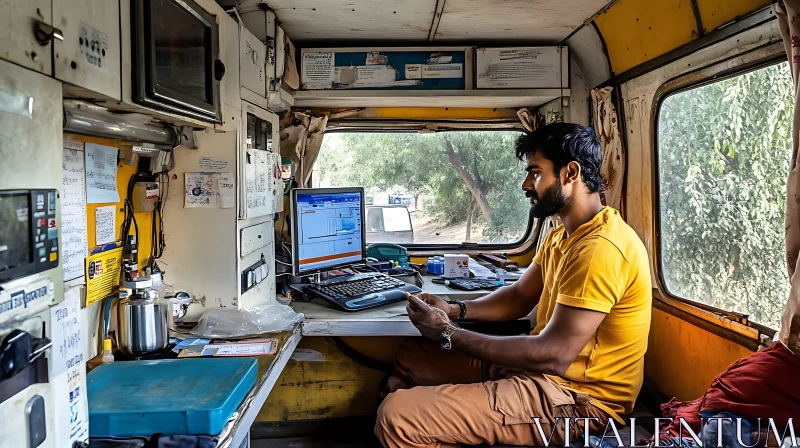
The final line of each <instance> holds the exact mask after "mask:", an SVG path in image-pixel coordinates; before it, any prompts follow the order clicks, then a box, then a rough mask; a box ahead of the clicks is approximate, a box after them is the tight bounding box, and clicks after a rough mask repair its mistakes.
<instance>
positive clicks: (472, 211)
mask: <svg viewBox="0 0 800 448" xmlns="http://www.w3.org/2000/svg"><path fill="white" fill-rule="evenodd" d="M473 215H475V205H474V204H472V203H470V204H469V207H467V233H466V235H465V236H464V242H465V243H468V242H469V240H470V238H472V219H473Z"/></svg>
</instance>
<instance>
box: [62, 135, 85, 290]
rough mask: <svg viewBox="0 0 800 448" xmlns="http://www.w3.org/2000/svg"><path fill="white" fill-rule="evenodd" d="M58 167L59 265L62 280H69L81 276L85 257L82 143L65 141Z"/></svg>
mask: <svg viewBox="0 0 800 448" xmlns="http://www.w3.org/2000/svg"><path fill="white" fill-rule="evenodd" d="M61 168H62V173H63V179H62V183H61V266H62V267H63V269H64V281H69V280H73V279H76V278H78V277H81V276H83V275H84V274H83V268H84V266H83V259H84V258H86V256H87V255H88V245H89V243H88V242H87V236H86V192H85V190H84V188H85V179H86V172H85V165H84V161H83V143H81V142H76V141H74V140H66V139H65V140H64V154H63V159H62V162H61Z"/></svg>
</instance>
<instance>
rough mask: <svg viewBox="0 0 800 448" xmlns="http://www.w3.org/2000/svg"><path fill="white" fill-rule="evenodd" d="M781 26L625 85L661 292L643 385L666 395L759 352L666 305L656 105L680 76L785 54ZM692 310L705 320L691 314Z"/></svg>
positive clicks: (643, 224)
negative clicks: (662, 277) (659, 240)
mask: <svg viewBox="0 0 800 448" xmlns="http://www.w3.org/2000/svg"><path fill="white" fill-rule="evenodd" d="M776 25H777V24H776V21H774V20H773V21H770V22H767V23H765V24H763V25H761V26H759V27H757V28H754V29H751V30H748V31H745V32H743V33H740V34H737V35H735V36H733V37H730V38H728V39H726V40H724V41H722V42H720V43H718V44H715V45H713V46H710V47H707V48H704V49H702V50H700V51H698V52H696V53H693V54H691V55H689V56H687V57H685V58H682V59H679V60H676V61H674V62H672V63H670V64H668V65H666V66H663V67H661V68H659V69H657V70H653V71H651V72H649V73H646V74H644V75H642V76H639V77H637V78H635V79H632V80H630V81H628V82H626V83H624V84H622V85H621V86H620V94H621V97H622V104H621V109H622V114H623V116H624V133H625V137H626V143H627V145H626V146H627V151H628V154H627V156H628V170H627V175H626V185H627V188H626V197H625V204H626V210H625V212H626V218H627V221H628V223H629V224H630V225H631V226H632V227H633V228H634V229H635V230H636V231H637V233H639V236H640V237H641V238H642V240H643V241H644V242H645V245H646V247H647V248H648V252H649V253H650V257H651V270H652V273H653V285H654V287H655V288H656V293H655V295H656V297H657V298H656V299H654V301H655V302H656V303H655V305H656V306H655V307H654V310H653V321H652V327H651V332H650V345H649V349H648V352H647V355H646V360H645V369H646V385H647V386H648V387H650V388H653V389H655V390H656V392H657V393H658V394H659V395H661V397H662V398H667V399H668V398H670V397H673V396H674V397H678V398H679V399H693V398H697V397H699V396H701V395H702V394H703V393H704V392H705V390H706V389H707V387H708V386H709V384H710V383H711V380H712V379H713V378H714V377H715V376H716V375H717V374H718V373H720V372H721V371H723V370H724V369H725V368H726V367H727V366H728V365H729V364H730V363H731V362H733V361H735V360H736V359H738V358H740V357H743V356H746V355H748V354H750V353H752V352H753V351H754V350H755V348H756V347H757V346H758V337H759V335H758V331H756V330H755V329H753V328H751V327H747V326H745V325H742V324H740V323H737V322H734V321H732V320H731V319H728V318H725V317H720V315H719V314H716V313H709V312H705V311H703V312H699V311H698V309H697V307H695V306H693V305H689V304H686V303H684V302H681V301H678V300H671V301H669V304H668V305H665V304H664V300H662V298H663V297H669V296H670V294H669V293H668V292H667V291H666V290H665V288H664V286H663V282H662V281H661V280H660V270H661V266H660V265H661V263H660V260H659V250H658V244H657V239H656V216H657V214H658V213H659V211H658V208H657V207H658V205H657V204H658V198H657V193H656V192H657V191H658V185H655V184H654V182H655V180H654V172H655V170H656V165H655V160H654V157H655V155H656V154H657V153H656V151H657V149H656V147H655V145H656V138H655V130H656V116H657V115H656V114H657V106H658V104H659V102H660V100H661V99H662V98H663V96H664V95H665V94H666V93H667V92H669V91H670V89H675V88H677V86H678V85H680V84H679V83H681V82H683V83H691V82H695V83H697V82H700V81H703V80H704V79H711V78H713V77H714V76H719V75H720V74H722V73H725V72H732V71H736V70H742V69H746V67H748V66H752V65H753V64H755V63H758V62H759V61H765V60H774V59H776V58H780V57H781V55H783V47H782V44H781V43H780V36H779V33H778V29H777V26H776ZM681 77H682V78H681ZM687 312H688V313H689V314H692V315H693V316H695V317H699V319H700V320H699V321H698V320H697V319H694V318H690V317H687V315H688V314H687ZM709 323H710V325H709ZM740 336H742V337H740ZM770 336H771V335H770ZM687 367H691V368H687Z"/></svg>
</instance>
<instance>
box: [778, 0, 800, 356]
mask: <svg viewBox="0 0 800 448" xmlns="http://www.w3.org/2000/svg"><path fill="white" fill-rule="evenodd" d="M772 8H773V10H774V11H775V15H776V16H777V17H778V28H779V29H780V33H781V37H783V45H784V47H785V48H786V55H787V57H788V58H789V67H790V68H791V71H792V78H793V79H794V92H795V93H794V117H793V121H792V158H791V163H790V165H789V178H788V180H787V183H786V216H785V226H786V264H787V266H788V268H789V278H790V279H791V290H790V291H789V300H788V302H787V303H786V308H785V309H784V312H783V316H782V318H781V329H780V331H779V332H778V339H779V340H780V341H781V342H782V343H783V344H784V345H786V347H787V348H788V349H789V350H791V351H792V353H794V354H795V355H796V356H800V347H799V345H800V344H798V339H799V338H800V276H798V274H797V270H796V268H797V263H798V254H800V167H798V165H797V162H798V160H797V149H798V138H799V137H800V135H798V131H799V130H800V110H799V109H798V106H800V103H798V99H800V98H799V96H800V95H798V94H799V93H800V90H799V89H798V84H800V0H778V1H777V3H774V4H773V5H772Z"/></svg>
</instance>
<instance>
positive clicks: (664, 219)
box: [658, 63, 794, 328]
mask: <svg viewBox="0 0 800 448" xmlns="http://www.w3.org/2000/svg"><path fill="white" fill-rule="evenodd" d="M792 98H793V86H792V78H791V74H790V73H789V67H788V65H787V64H786V63H783V64H780V65H775V66H771V67H767V68H764V69H760V70H757V71H754V72H751V73H747V74H745V75H741V76H736V77H734V78H730V79H727V80H723V81H720V82H715V83H713V84H709V85H706V86H703V87H699V88H695V89H692V90H689V91H686V92H682V93H678V94H675V95H673V96H671V97H669V98H667V99H666V100H665V101H664V103H663V105H662V107H661V112H660V116H659V124H658V150H659V177H660V184H661V192H660V193H661V196H660V199H661V244H662V251H661V252H662V263H663V273H664V278H665V281H666V285H667V288H668V289H669V291H670V292H672V293H673V294H676V295H678V296H681V297H685V298H689V299H692V300H697V301H699V302H703V303H707V304H709V305H712V306H715V307H718V308H722V309H725V310H731V311H736V312H740V313H743V314H748V315H750V319H751V320H753V321H756V322H759V323H762V324H765V325H768V326H771V327H772V328H778V326H779V321H780V316H781V313H782V311H783V307H784V305H785V303H786V300H787V297H788V293H789V280H788V277H787V269H786V262H785V260H784V255H783V254H784V239H785V236H784V226H783V215H784V210H785V200H786V178H787V174H788V166H789V157H790V153H791V129H792V113H793V109H794V106H793V103H792Z"/></svg>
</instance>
